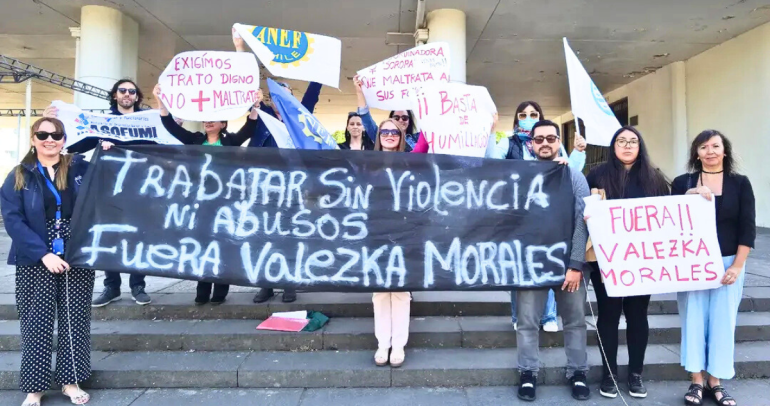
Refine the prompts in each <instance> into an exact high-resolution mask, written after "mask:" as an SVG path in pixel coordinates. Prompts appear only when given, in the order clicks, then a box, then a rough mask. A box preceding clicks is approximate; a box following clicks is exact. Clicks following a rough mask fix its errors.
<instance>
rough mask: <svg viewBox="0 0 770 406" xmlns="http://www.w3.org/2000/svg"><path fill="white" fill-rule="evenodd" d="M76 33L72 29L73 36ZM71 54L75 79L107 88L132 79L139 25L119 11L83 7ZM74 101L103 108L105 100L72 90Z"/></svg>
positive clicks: (89, 106)
mask: <svg viewBox="0 0 770 406" xmlns="http://www.w3.org/2000/svg"><path fill="white" fill-rule="evenodd" d="M75 35H76V32H74V31H73V36H75ZM76 48H77V51H76V52H77V55H76V57H75V72H76V79H77V80H79V81H82V82H85V83H88V84H90V85H93V86H97V87H100V88H102V89H105V90H107V91H109V90H111V89H112V86H113V85H114V84H115V82H116V81H118V80H120V79H122V78H131V79H134V80H136V75H137V67H138V65H139V24H137V23H136V21H134V20H132V19H131V18H130V17H128V16H126V15H125V14H123V13H121V12H120V11H119V10H116V9H113V8H109V7H104V6H83V8H82V9H81V17H80V39H79V43H78V46H77V47H76ZM75 104H76V105H78V106H79V107H81V108H85V109H107V108H109V106H110V104H109V101H108V100H102V99H99V98H96V97H93V96H89V95H86V94H82V93H78V92H75Z"/></svg>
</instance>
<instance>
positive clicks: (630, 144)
mask: <svg viewBox="0 0 770 406" xmlns="http://www.w3.org/2000/svg"><path fill="white" fill-rule="evenodd" d="M615 144H617V145H618V146H619V147H621V148H636V147H638V146H639V140H627V139H625V138H619V139H617V140H616V141H615Z"/></svg>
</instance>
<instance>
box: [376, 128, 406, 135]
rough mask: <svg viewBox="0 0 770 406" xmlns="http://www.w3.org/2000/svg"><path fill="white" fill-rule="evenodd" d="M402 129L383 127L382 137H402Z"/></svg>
mask: <svg viewBox="0 0 770 406" xmlns="http://www.w3.org/2000/svg"><path fill="white" fill-rule="evenodd" d="M400 136H401V131H399V130H390V129H387V128H386V129H382V130H380V137H400Z"/></svg>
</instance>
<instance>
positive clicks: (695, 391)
mask: <svg viewBox="0 0 770 406" xmlns="http://www.w3.org/2000/svg"><path fill="white" fill-rule="evenodd" d="M702 393H703V385H699V384H697V383H694V384H692V385H690V387H689V388H688V389H687V393H686V394H685V395H684V404H685V405H687V406H700V405H702V404H703V396H701V394H702ZM688 398H693V399H695V400H690V399H688Z"/></svg>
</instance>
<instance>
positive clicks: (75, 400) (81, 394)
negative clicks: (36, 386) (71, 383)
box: [61, 388, 91, 405]
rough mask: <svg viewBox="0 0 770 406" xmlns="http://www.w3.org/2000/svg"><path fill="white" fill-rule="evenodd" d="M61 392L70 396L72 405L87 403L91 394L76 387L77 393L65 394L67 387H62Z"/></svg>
mask: <svg viewBox="0 0 770 406" xmlns="http://www.w3.org/2000/svg"><path fill="white" fill-rule="evenodd" d="M61 393H62V394H63V395H64V396H66V397H68V398H70V401H71V402H72V404H73V405H85V404H86V403H88V401H89V400H91V395H89V394H88V393H86V392H85V391H83V390H82V389H80V388H78V394H77V395H75V396H70V395H68V394H67V389H65V388H62V390H61Z"/></svg>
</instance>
